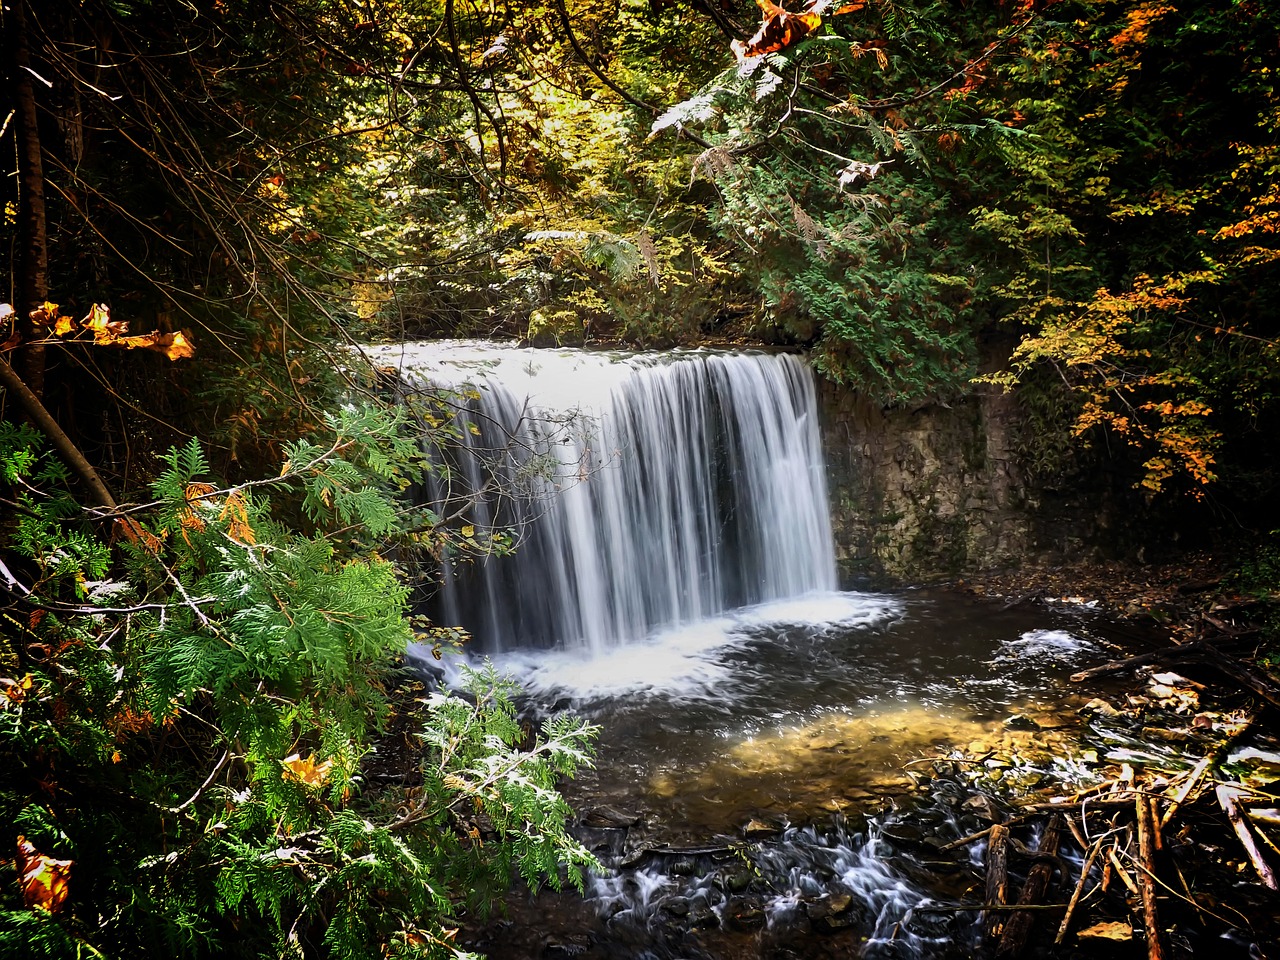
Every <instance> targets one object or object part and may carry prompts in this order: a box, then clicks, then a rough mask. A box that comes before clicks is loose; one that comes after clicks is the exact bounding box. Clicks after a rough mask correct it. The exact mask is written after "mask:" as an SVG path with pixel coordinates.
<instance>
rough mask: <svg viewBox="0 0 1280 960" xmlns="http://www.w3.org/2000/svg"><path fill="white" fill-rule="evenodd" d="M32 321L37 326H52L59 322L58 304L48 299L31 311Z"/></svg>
mask: <svg viewBox="0 0 1280 960" xmlns="http://www.w3.org/2000/svg"><path fill="white" fill-rule="evenodd" d="M31 322H32V323H33V324H35V325H36V326H37V327H52V326H53V325H54V324H55V323H57V322H58V305H57V304H56V303H50V302H49V301H48V300H46V301H45V302H44V303H42V304H40V306H38V307H36V308H35V309H34V310H32V311H31Z"/></svg>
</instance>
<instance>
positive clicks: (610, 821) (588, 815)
mask: <svg viewBox="0 0 1280 960" xmlns="http://www.w3.org/2000/svg"><path fill="white" fill-rule="evenodd" d="M578 822H579V823H581V824H582V825H583V826H584V827H613V828H621V827H632V826H635V825H636V824H637V823H639V822H640V815H639V814H636V813H627V812H626V811H623V810H619V809H617V808H616V807H605V806H601V807H593V808H592V809H590V810H586V811H583V812H582V813H580V814H579V815H578Z"/></svg>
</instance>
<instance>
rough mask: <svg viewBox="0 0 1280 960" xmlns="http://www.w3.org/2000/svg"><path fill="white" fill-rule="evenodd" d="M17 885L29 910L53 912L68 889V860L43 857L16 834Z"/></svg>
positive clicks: (56, 909)
mask: <svg viewBox="0 0 1280 960" xmlns="http://www.w3.org/2000/svg"><path fill="white" fill-rule="evenodd" d="M15 864H16V866H17V868H18V885H19V886H20V887H21V888H22V899H23V902H25V903H26V905H27V906H28V907H29V908H31V909H39V910H45V911H47V912H49V913H57V912H58V911H59V910H61V909H62V905H63V903H65V902H66V899H67V894H68V893H69V892H70V891H69V889H68V887H67V881H68V880H69V879H70V878H71V865H72V861H71V860H54V859H53V858H52V857H46V856H45V855H44V854H43V853H41V852H40V851H39V850H37V849H36V848H35V845H34V844H32V843H30V842H29V841H28V840H27V838H26V837H24V836H23V835H22V834H18V859H17V860H16V861H15Z"/></svg>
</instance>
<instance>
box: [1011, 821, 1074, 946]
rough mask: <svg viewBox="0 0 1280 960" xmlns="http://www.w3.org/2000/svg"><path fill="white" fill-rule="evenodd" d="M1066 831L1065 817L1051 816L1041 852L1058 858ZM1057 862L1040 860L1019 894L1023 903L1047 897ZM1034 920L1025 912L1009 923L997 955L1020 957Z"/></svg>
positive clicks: (1028, 874)
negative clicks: (1054, 864)
mask: <svg viewBox="0 0 1280 960" xmlns="http://www.w3.org/2000/svg"><path fill="white" fill-rule="evenodd" d="M1061 833H1062V818H1061V817H1060V816H1058V815H1057V814H1055V815H1054V816H1052V817H1050V818H1049V825H1048V826H1047V827H1045V830H1044V836H1043V837H1042V838H1041V840H1040V847H1039V852H1040V853H1041V854H1043V855H1045V856H1047V857H1056V856H1057V854H1058V842H1059V839H1060V837H1061ZM1053 870H1054V868H1053V865H1052V864H1050V863H1044V862H1041V863H1037V864H1036V865H1035V866H1034V867H1032V868H1031V870H1030V871H1029V872H1028V873H1027V881H1026V883H1024V884H1023V885H1022V893H1021V895H1020V896H1019V897H1018V905H1019V906H1028V905H1030V904H1034V903H1037V902H1039V900H1040V899H1041V898H1042V897H1043V896H1044V894H1045V891H1046V890H1048V889H1049V881H1050V880H1052V879H1053ZM1033 922H1034V918H1033V917H1032V915H1031V913H1030V912H1027V911H1022V912H1018V913H1015V914H1014V915H1013V917H1012V918H1011V919H1010V920H1009V922H1008V924H1006V925H1005V928H1004V935H1003V936H1002V937H1001V938H1000V945H999V946H998V947H997V948H996V957H997V958H1005V957H1016V956H1018V955H1019V954H1020V953H1022V951H1023V949H1024V948H1025V947H1026V945H1027V938H1028V937H1029V936H1030V935H1031V927H1032V924H1033Z"/></svg>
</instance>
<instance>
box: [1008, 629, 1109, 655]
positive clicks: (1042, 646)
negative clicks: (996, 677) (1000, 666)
mask: <svg viewBox="0 0 1280 960" xmlns="http://www.w3.org/2000/svg"><path fill="white" fill-rule="evenodd" d="M1092 649H1093V644H1092V643H1090V642H1089V641H1088V640H1084V639H1082V638H1081V637H1078V636H1076V635H1075V634H1074V633H1071V632H1069V631H1067V630H1029V631H1027V632H1026V633H1024V634H1022V636H1020V637H1018V639H1017V640H1006V641H1005V642H1004V643H1003V644H1002V645H1001V650H1000V653H999V654H998V655H997V657H996V660H997V661H1003V660H1012V659H1015V658H1023V657H1033V658H1038V659H1045V660H1070V659H1073V658H1074V657H1075V656H1076V655H1077V654H1079V653H1081V652H1083V651H1085V650H1092Z"/></svg>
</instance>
